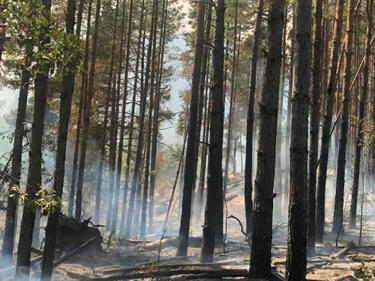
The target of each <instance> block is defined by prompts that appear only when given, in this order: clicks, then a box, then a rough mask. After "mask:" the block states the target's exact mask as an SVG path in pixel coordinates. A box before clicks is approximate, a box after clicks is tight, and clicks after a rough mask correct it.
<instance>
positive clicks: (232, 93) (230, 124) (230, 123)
mask: <svg viewBox="0 0 375 281" xmlns="http://www.w3.org/2000/svg"><path fill="white" fill-rule="evenodd" d="M234 5H235V12H234V35H233V59H232V77H231V82H230V84H231V85H230V88H231V89H230V103H229V116H228V134H227V147H226V155H225V167H224V196H225V193H226V190H227V184H228V172H229V160H230V156H231V150H232V147H231V146H232V127H233V115H234V113H233V110H234V103H235V98H236V97H235V94H236V85H235V84H236V70H237V61H236V59H237V27H238V0H236V1H235V4H234Z"/></svg>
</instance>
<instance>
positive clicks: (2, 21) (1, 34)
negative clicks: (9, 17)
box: [0, 6, 6, 63]
mask: <svg viewBox="0 0 375 281" xmlns="http://www.w3.org/2000/svg"><path fill="white" fill-rule="evenodd" d="M4 9H5V6H1V7H0V63H1V59H2V55H3V51H4V46H5V40H6V37H5V36H6V28H5V25H6V18H5V17H4V16H3V11H4Z"/></svg>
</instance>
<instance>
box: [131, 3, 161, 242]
mask: <svg viewBox="0 0 375 281" xmlns="http://www.w3.org/2000/svg"><path fill="white" fill-rule="evenodd" d="M157 4H158V0H153V8H152V10H153V13H152V17H153V20H152V24H151V30H150V34H149V40H148V47H147V63H146V70H145V71H146V72H145V79H144V86H143V89H142V91H141V110H140V117H139V133H138V143H137V152H136V159H135V163H134V172H133V179H132V186H131V190H130V199H129V207H128V213H127V219H126V225H125V231H124V236H125V237H130V234H131V229H132V225H133V215H134V214H133V213H134V205H135V200H136V198H135V197H136V190H137V186H138V184H139V183H140V181H141V172H140V170H141V167H142V160H143V159H142V150H143V141H144V134H145V132H144V127H145V116H146V99H147V95H148V94H149V88H148V87H149V80H150V69H151V63H152V62H151V56H152V46H153V39H154V38H153V37H154V36H153V35H154V29H155V28H156V26H155V24H154V23H155V20H154V17H155V16H156V14H155V11H156V10H157Z"/></svg>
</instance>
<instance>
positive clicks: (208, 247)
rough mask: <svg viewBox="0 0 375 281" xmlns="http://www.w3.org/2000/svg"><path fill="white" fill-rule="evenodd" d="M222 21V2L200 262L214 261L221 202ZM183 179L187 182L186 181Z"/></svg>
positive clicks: (219, 3) (220, 1)
mask: <svg viewBox="0 0 375 281" xmlns="http://www.w3.org/2000/svg"><path fill="white" fill-rule="evenodd" d="M224 20H225V1H224V0H218V1H217V3H216V30H215V48H214V49H213V88H212V97H211V99H212V108H211V113H210V115H211V116H210V146H209V154H208V177H207V204H206V211H205V219H204V227H203V244H202V250H201V261H202V262H209V261H212V260H213V254H214V249H215V233H216V231H215V228H216V227H217V225H216V224H217V213H218V212H219V208H222V204H221V202H222V201H223V176H222V172H223V171H222V158H223V155H222V153H223V134H224V99H223V96H224V88H223V83H224V82H223V78H224V73H223V72H224V30H225V28H224ZM185 180H186V179H185Z"/></svg>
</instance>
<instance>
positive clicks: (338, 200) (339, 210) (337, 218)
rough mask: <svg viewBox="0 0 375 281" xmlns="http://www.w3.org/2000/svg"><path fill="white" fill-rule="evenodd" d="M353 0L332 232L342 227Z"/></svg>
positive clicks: (352, 1) (349, 12)
mask: <svg viewBox="0 0 375 281" xmlns="http://www.w3.org/2000/svg"><path fill="white" fill-rule="evenodd" d="M355 2H356V1H355V0H349V1H348V10H347V15H348V19H347V21H346V39H345V58H344V59H345V74H344V75H345V77H344V96H343V100H342V117H341V130H340V133H341V135H340V143H339V152H338V161H337V177H336V196H335V209H334V215H333V228H332V232H333V233H338V232H340V231H342V230H343V228H344V224H343V222H344V187H345V169H346V154H347V153H346V148H347V143H348V131H349V115H350V102H351V93H350V83H351V78H352V38H353V22H354V19H353V17H354V9H355Z"/></svg>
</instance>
